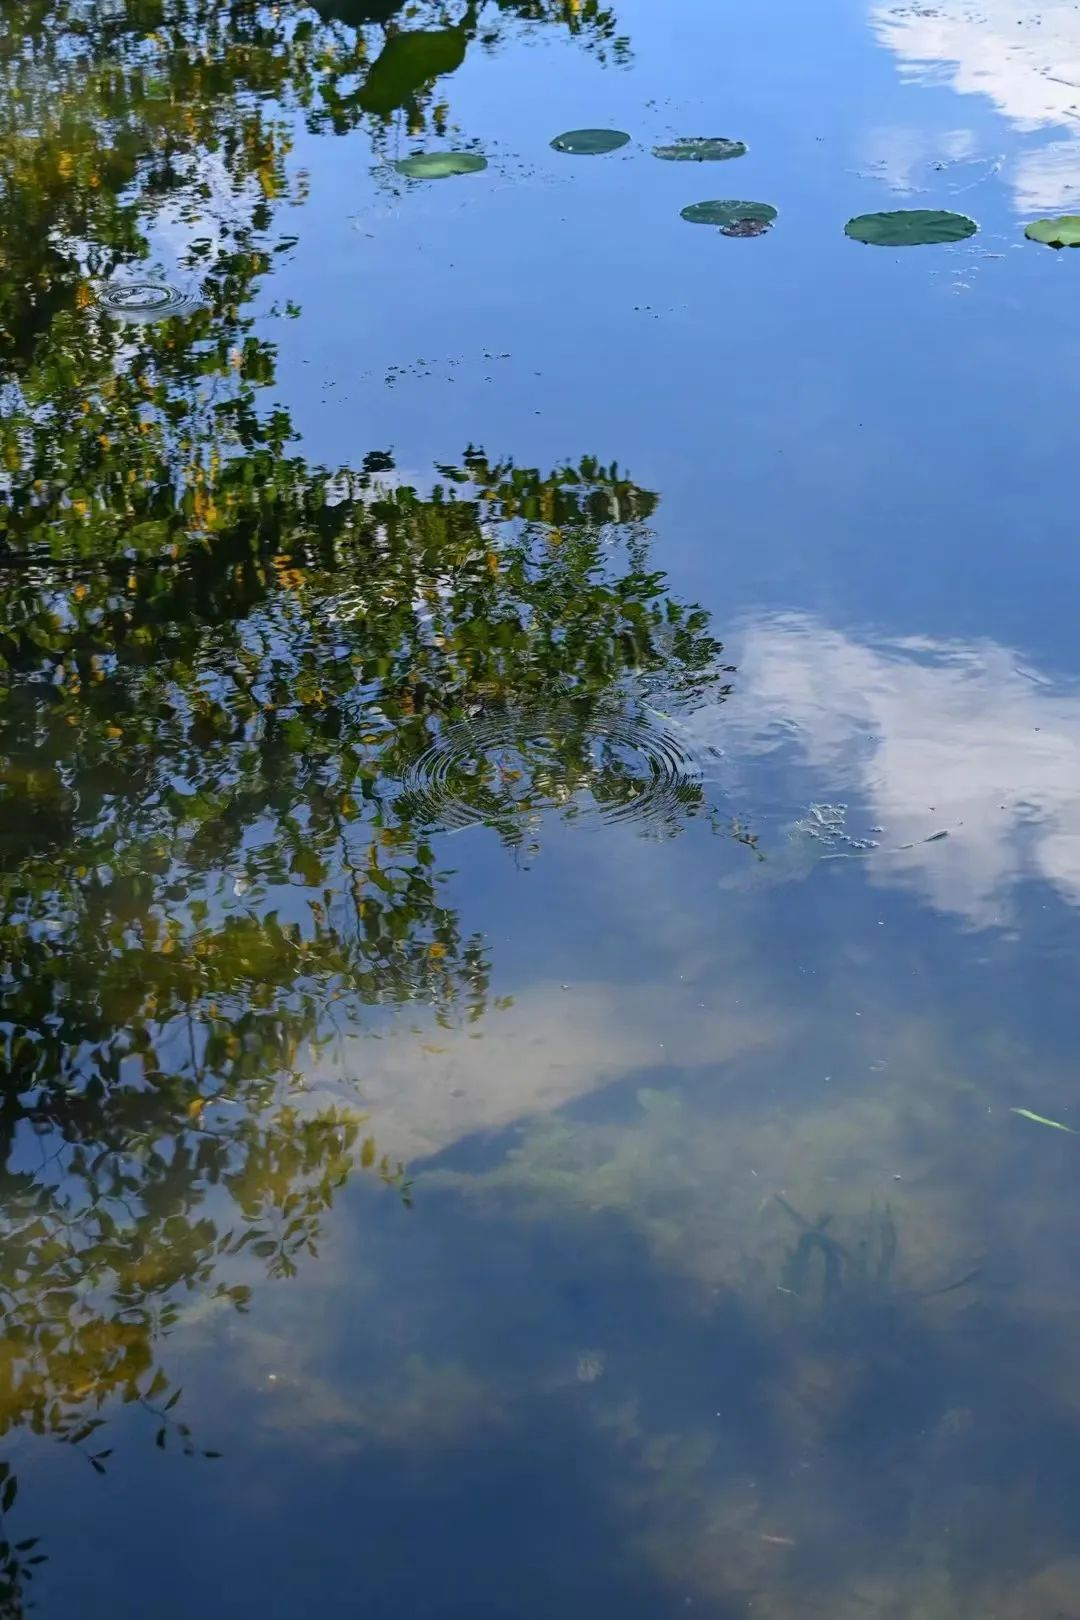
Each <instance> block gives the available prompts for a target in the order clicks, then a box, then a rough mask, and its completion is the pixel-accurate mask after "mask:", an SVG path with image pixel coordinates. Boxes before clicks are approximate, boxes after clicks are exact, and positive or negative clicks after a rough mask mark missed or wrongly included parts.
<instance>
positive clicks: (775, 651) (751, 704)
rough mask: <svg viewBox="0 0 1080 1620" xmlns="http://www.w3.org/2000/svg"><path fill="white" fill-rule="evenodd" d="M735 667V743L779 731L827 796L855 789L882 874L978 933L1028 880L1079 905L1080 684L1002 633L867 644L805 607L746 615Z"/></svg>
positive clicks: (766, 742) (1005, 914)
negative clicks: (1075, 686) (770, 615)
mask: <svg viewBox="0 0 1080 1620" xmlns="http://www.w3.org/2000/svg"><path fill="white" fill-rule="evenodd" d="M740 666H741V679H740V691H741V694H742V699H743V701H742V703H741V704H740V705H739V706H738V707H739V709H740V710H741V713H742V715H744V716H746V717H747V725H748V726H749V727H750V728H752V730H751V732H750V734H749V736H748V738H747V739H745V740H744V743H741V744H740V746H744V745H748V746H749V748H750V749H751V751H753V750H755V749H760V750H764V749H765V748H766V747H767V748H769V749H770V750H771V749H774V748H775V746H776V736H777V728H778V727H780V728H782V735H784V736H785V737H786V738H787V739H788V740H789V742H790V745H791V746H792V747H793V749H794V750H795V752H796V753H797V754H798V755H800V756H801V757H802V759H803V761H804V762H805V763H806V764H808V765H810V766H811V767H812V768H813V769H814V771H815V772H816V773H817V775H818V776H820V778H822V779H823V780H822V781H821V784H820V793H821V796H822V797H828V796H829V795H830V794H832V795H835V796H836V797H839V798H846V799H854V797H855V795H856V793H859V794H861V795H862V797H863V798H864V801H865V815H866V820H867V823H868V824H870V823H876V824H879V825H880V826H881V827H882V828H883V829H884V832H883V833H882V835H881V839H880V842H881V850H880V851H879V852H877V853H875V854H874V855H873V856H872V857H871V858H870V870H871V872H872V873H873V876H874V878H875V880H876V881H880V882H884V883H889V884H901V885H903V886H906V887H910V888H914V889H916V890H917V891H918V892H919V893H920V894H921V895H922V896H923V897H924V898H925V899H926V900H928V901H929V902H930V903H931V904H932V905H933V906H934V907H936V908H937V909H938V910H940V911H943V912H948V913H951V914H954V915H956V916H960V917H963V918H964V919H965V920H966V921H967V922H968V923H970V924H971V925H972V926H974V927H987V926H991V925H994V924H1000V923H1003V922H1007V921H1008V920H1009V918H1010V916H1011V914H1012V912H1013V910H1014V908H1015V903H1016V899H1017V891H1018V888H1019V885H1020V884H1022V883H1023V882H1025V881H1028V880H1030V879H1033V878H1035V879H1039V880H1042V881H1045V882H1047V883H1049V884H1051V885H1053V887H1054V888H1055V889H1056V890H1057V892H1058V894H1059V895H1060V896H1061V897H1062V898H1063V899H1064V900H1066V901H1068V902H1069V903H1070V904H1074V905H1080V693H1077V692H1075V691H1067V690H1062V689H1060V688H1058V687H1056V686H1055V685H1053V684H1052V683H1051V682H1049V681H1047V680H1045V679H1044V677H1042V676H1041V675H1039V674H1038V673H1037V672H1036V671H1034V670H1031V669H1030V667H1026V666H1025V664H1024V660H1023V658H1022V657H1021V656H1020V655H1019V654H1017V653H1016V652H1014V651H1012V650H1010V649H1009V648H1007V647H1002V646H1000V645H998V644H997V643H994V642H980V643H969V644H964V643H956V642H946V641H935V640H931V639H929V638H925V639H923V638H914V637H912V638H907V639H904V640H897V641H886V642H880V643H871V642H869V641H866V640H860V639H857V638H856V637H854V636H851V635H848V634H845V633H844V632H842V631H839V630H832V629H828V628H826V627H824V626H822V625H820V624H819V623H817V622H815V621H814V620H813V619H810V618H806V617H803V616H798V615H790V616H782V617H778V618H775V619H771V620H767V621H763V622H757V623H755V624H753V625H752V626H751V627H750V628H749V630H748V632H747V634H746V639H745V644H744V648H743V653H742V657H741V659H740ZM729 718H731V717H730V716H729ZM941 829H947V830H948V831H949V834H950V837H949V840H948V841H947V842H946V843H941V842H935V843H919V842H918V840H920V839H926V838H928V837H930V836H931V835H932V834H933V833H935V832H937V831H939V830H941ZM909 843H910V844H913V845H914V847H913V848H911V849H909V850H902V849H899V848H898V846H901V845H904V844H909Z"/></svg>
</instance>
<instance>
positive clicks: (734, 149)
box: [653, 135, 746, 163]
mask: <svg viewBox="0 0 1080 1620" xmlns="http://www.w3.org/2000/svg"><path fill="white" fill-rule="evenodd" d="M745 154H746V142H745V141H729V140H728V138H727V136H726V135H686V136H684V137H683V138H682V139H681V140H678V141H672V142H671V143H670V145H668V146H654V147H653V157H658V158H664V159H665V160H666V161H667V162H668V163H722V162H723V161H724V160H725V159H726V158H737V157H743V156H745Z"/></svg>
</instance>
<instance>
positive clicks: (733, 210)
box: [680, 198, 776, 236]
mask: <svg viewBox="0 0 1080 1620" xmlns="http://www.w3.org/2000/svg"><path fill="white" fill-rule="evenodd" d="M680 217H681V218H682V219H685V220H686V221H687V222H688V224H690V225H716V226H717V227H718V228H719V230H720V231H721V232H722V233H723V235H725V236H760V235H761V234H762V233H763V232H764V231H767V230H768V229H769V226H770V225H771V224H772V222H773V220H774V219H775V218H776V209H775V208H774V207H773V206H772V204H771V203H763V202H738V201H736V200H735V199H733V198H725V199H723V200H713V201H711V202H699V203H690V205H689V206H688V207H687V208H684V209H683V210H682V212H681V216H680Z"/></svg>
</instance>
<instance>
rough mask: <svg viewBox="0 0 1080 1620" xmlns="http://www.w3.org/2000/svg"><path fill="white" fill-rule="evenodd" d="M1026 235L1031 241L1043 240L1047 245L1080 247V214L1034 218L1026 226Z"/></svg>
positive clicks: (1053, 246)
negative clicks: (1055, 217)
mask: <svg viewBox="0 0 1080 1620" xmlns="http://www.w3.org/2000/svg"><path fill="white" fill-rule="evenodd" d="M1024 235H1025V236H1026V237H1027V239H1028V241H1029V242H1042V243H1044V244H1045V246H1046V247H1052V248H1065V247H1080V214H1062V215H1061V216H1060V217H1059V218H1057V219H1036V220H1033V221H1032V223H1031V224H1030V225H1028V226H1027V227H1026V228H1025V230H1024Z"/></svg>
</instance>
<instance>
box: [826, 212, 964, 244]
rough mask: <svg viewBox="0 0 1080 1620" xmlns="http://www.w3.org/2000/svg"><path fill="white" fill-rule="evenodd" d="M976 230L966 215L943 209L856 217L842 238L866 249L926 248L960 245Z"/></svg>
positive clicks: (849, 223) (850, 220) (848, 224)
mask: <svg viewBox="0 0 1080 1620" xmlns="http://www.w3.org/2000/svg"><path fill="white" fill-rule="evenodd" d="M978 228H979V227H978V226H977V225H976V223H975V221H974V220H973V219H968V217H967V215H966V214H952V213H949V212H948V211H947V210H946V209H943V208H898V209H895V210H894V211H893V212H892V213H885V214H859V215H858V217H857V218H856V219H849V220H848V222H847V224H846V225H845V226H844V234H845V236H850V237H851V238H852V239H853V240H854V241H856V242H865V243H866V244H867V246H869V247H929V246H934V245H937V244H938V243H942V242H963V241H964V240H965V238H966V237H969V236H974V235H975V232H976V231H977V230H978Z"/></svg>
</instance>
